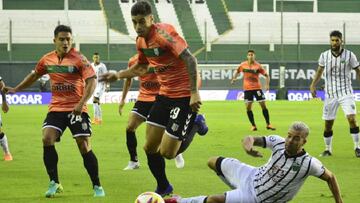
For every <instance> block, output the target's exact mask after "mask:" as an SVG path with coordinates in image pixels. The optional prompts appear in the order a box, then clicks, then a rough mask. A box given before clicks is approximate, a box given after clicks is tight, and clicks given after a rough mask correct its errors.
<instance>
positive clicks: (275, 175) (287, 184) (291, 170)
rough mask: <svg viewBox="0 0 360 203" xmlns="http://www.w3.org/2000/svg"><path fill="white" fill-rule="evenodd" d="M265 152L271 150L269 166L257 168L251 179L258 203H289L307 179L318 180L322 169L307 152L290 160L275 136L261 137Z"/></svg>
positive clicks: (282, 143) (323, 169) (280, 138)
mask: <svg viewBox="0 0 360 203" xmlns="http://www.w3.org/2000/svg"><path fill="white" fill-rule="evenodd" d="M264 141H265V143H266V146H265V147H266V148H269V149H271V150H272V155H271V157H270V159H269V160H268V162H267V163H266V164H265V165H263V166H261V167H259V168H258V169H257V172H256V173H255V177H254V189H255V193H256V198H257V200H258V202H288V201H290V200H291V199H292V198H293V197H294V196H295V195H296V193H297V192H298V191H299V189H300V187H301V186H302V185H303V183H304V181H305V180H306V178H307V177H308V176H309V175H312V176H316V177H320V176H321V175H322V174H323V173H324V171H325V168H324V167H323V165H322V163H321V162H320V161H319V160H317V159H316V158H314V157H311V156H310V155H309V154H308V153H307V152H305V151H303V152H302V153H301V154H298V155H297V156H293V157H289V156H288V155H287V154H285V139H284V138H282V137H280V136H278V135H271V136H267V137H264Z"/></svg>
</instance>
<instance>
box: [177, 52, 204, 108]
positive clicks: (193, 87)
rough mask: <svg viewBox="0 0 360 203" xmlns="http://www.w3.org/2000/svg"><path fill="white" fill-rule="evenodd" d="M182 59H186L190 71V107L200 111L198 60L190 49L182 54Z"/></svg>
mask: <svg viewBox="0 0 360 203" xmlns="http://www.w3.org/2000/svg"><path fill="white" fill-rule="evenodd" d="M180 58H181V60H183V61H184V63H185V64H186V67H187V71H188V73H189V79H190V92H191V97H190V107H191V109H192V110H193V111H194V112H198V111H199V110H200V105H201V98H200V94H199V89H198V81H197V80H198V70H197V60H196V58H195V57H194V56H193V55H192V54H191V53H190V51H189V50H188V49H185V50H184V51H183V52H182V53H181V54H180Z"/></svg>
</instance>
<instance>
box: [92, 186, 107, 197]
mask: <svg viewBox="0 0 360 203" xmlns="http://www.w3.org/2000/svg"><path fill="white" fill-rule="evenodd" d="M94 197H105V191H104V189H103V187H101V186H97V185H95V186H94Z"/></svg>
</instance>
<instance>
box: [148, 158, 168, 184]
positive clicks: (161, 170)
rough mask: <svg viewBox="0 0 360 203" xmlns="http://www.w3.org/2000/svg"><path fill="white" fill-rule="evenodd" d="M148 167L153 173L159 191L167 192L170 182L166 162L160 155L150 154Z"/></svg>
mask: <svg viewBox="0 0 360 203" xmlns="http://www.w3.org/2000/svg"><path fill="white" fill-rule="evenodd" d="M146 156H147V160H148V165H149V168H150V171H151V173H152V174H153V176H154V177H155V179H156V182H157V186H158V189H159V190H160V191H164V190H166V188H167V187H168V185H169V181H168V179H167V177H166V173H165V160H164V157H162V156H161V155H160V153H159V152H158V153H156V154H148V153H146Z"/></svg>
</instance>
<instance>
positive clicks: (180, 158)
mask: <svg viewBox="0 0 360 203" xmlns="http://www.w3.org/2000/svg"><path fill="white" fill-rule="evenodd" d="M175 166H176V168H184V166H185V160H184V157H183V156H182V154H178V155H177V156H176V157H175Z"/></svg>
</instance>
